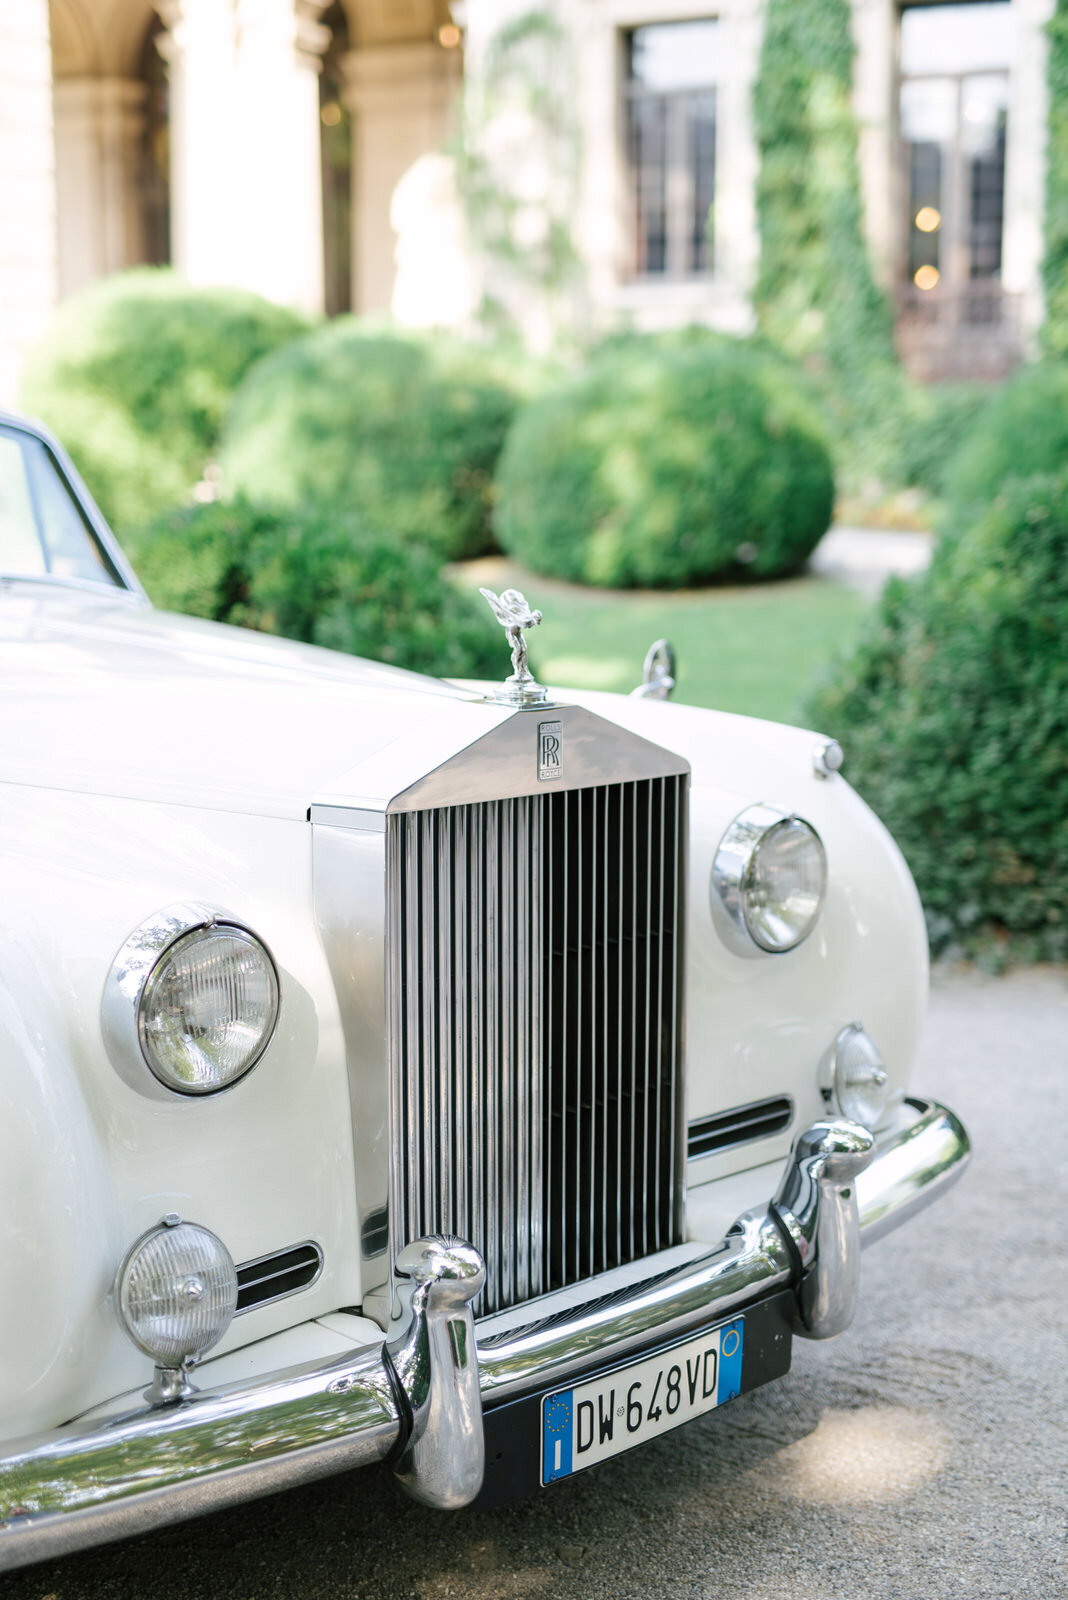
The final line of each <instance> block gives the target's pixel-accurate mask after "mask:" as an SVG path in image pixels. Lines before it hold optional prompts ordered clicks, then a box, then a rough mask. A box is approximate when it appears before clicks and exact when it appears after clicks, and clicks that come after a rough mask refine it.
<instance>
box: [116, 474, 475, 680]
mask: <svg viewBox="0 0 1068 1600" xmlns="http://www.w3.org/2000/svg"><path fill="white" fill-rule="evenodd" d="M124 544H125V545H126V548H127V550H128V552H129V554H130V556H131V559H132V560H133V561H134V564H135V566H136V567H137V570H138V573H139V575H140V577H141V580H142V582H143V583H144V585H145V588H146V589H147V590H148V593H149V596H150V597H151V599H152V600H153V601H154V602H155V604H156V605H159V606H162V607H164V608H165V609H167V610H170V611H184V612H187V613H189V614H190V615H192V616H197V617H207V618H209V619H211V620H212V621H215V622H229V623H235V624H238V625H240V626H242V627H247V628H257V629H259V630H260V631H262V632H264V633H277V634H282V635H284V636H285V637H286V638H290V639H302V640H304V641H305V642H306V643H308V644H317V645H324V646H326V647H327V648H328V649H332V650H344V651H347V652H349V653H350V654H352V655H360V656H370V657H372V658H373V659H375V660H377V661H388V662H392V663H394V664H396V665H399V666H403V667H410V668H411V669H412V670H413V671H418V672H429V673H434V674H436V675H438V676H441V677H486V676H499V675H500V670H501V637H500V629H499V628H498V626H497V624H496V623H495V622H494V620H493V618H492V616H491V615H490V612H489V609H488V608H487V607H485V606H484V605H483V604H482V601H481V600H477V601H476V600H475V599H474V598H473V597H472V596H470V595H468V594H465V593H461V592H460V591H459V590H458V589H456V588H454V587H453V586H452V585H451V584H450V583H449V582H448V580H447V579H446V578H445V577H444V576H443V575H442V573H441V564H440V561H439V560H438V558H437V555H436V554H435V553H434V552H432V551H431V550H429V549H428V548H427V547H426V546H425V545H421V544H418V543H416V542H413V541H408V542H404V543H401V542H398V540H397V539H396V538H395V537H394V536H393V535H392V534H391V533H388V532H386V533H384V532H381V531H380V530H376V529H374V528H371V527H369V526H368V525H367V524H366V523H363V522H361V521H360V520H359V519H358V518H357V517H356V516H355V515H354V514H352V513H347V514H338V513H336V512H331V513H328V514H327V513H324V512H323V511H322V510H320V509H317V508H307V507H301V508H298V510H297V511H295V512H283V511H278V510H275V509H273V508H268V507H264V506H260V505H256V504H255V503H254V502H252V501H250V500H245V499H237V500H234V501H232V502H226V501H216V502H215V503H214V504H209V505H199V506H192V507H182V508H179V509H177V510H174V511H171V512H169V513H167V514H166V515H164V516H163V517H161V518H159V519H158V520H157V521H156V522H154V523H153V524H151V525H150V526H149V527H146V528H143V529H141V530H140V531H139V532H138V533H136V534H134V535H133V536H131V537H128V538H126V539H125V540H124Z"/></svg>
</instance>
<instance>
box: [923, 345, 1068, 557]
mask: <svg viewBox="0 0 1068 1600" xmlns="http://www.w3.org/2000/svg"><path fill="white" fill-rule="evenodd" d="M1066 463H1068V361H1057V360H1054V359H1052V358H1051V359H1047V360H1045V361H1039V362H1036V363H1035V364H1034V366H1030V367H1021V368H1020V370H1019V371H1018V372H1016V373H1014V374H1013V376H1012V377H1011V378H1010V379H1009V381H1008V382H1007V383H1006V384H1005V385H1004V386H1003V387H1002V388H1000V389H997V390H996V391H995V392H994V394H993V395H992V396H991V398H990V399H989V400H988V401H987V404H986V405H985V406H984V407H983V409H982V411H980V412H979V414H978V416H977V417H976V418H975V421H974V423H973V424H972V426H971V428H970V429H969V431H968V433H967V435H966V437H965V439H964V442H963V443H962V444H961V445H960V447H959V449H958V450H957V451H956V452H955V453H954V454H953V456H952V458H951V459H950V461H949V462H948V464H947V466H946V471H945V492H946V499H947V502H948V508H949V521H950V525H951V526H956V527H958V528H959V527H964V526H967V524H968V523H969V521H971V520H973V519H974V517H975V516H976V515H977V514H979V513H980V512H982V511H983V510H984V509H985V508H986V507H987V506H988V505H989V504H990V502H991V501H992V500H993V499H994V498H995V496H996V495H997V494H998V493H999V492H1000V490H1001V487H1002V485H1003V484H1004V483H1005V481H1006V479H1007V478H1009V477H1016V478H1029V477H1032V476H1033V475H1034V474H1035V473H1041V472H1052V473H1056V472H1059V471H1060V470H1061V469H1062V467H1064V466H1065V464H1066Z"/></svg>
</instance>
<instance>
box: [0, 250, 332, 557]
mask: <svg viewBox="0 0 1068 1600" xmlns="http://www.w3.org/2000/svg"><path fill="white" fill-rule="evenodd" d="M305 326H306V324H305V323H304V321H303V320H302V319H301V318H300V317H298V316H297V315H296V314H295V313H294V312H292V311H286V310H284V309H283V308H282V307H280V306H275V305H271V304H270V303H269V302H268V301H266V300H261V299H260V297H259V296H258V295H254V294H248V293H246V292H245V291H243V290H238V289H196V288H192V287H190V286H189V285H188V284H185V283H183V282H182V281H181V280H180V279H179V278H178V277H176V275H175V274H174V273H172V272H170V271H167V270H163V269H160V268H155V267H141V268H138V269H137V270H136V271H133V272H126V273H121V274H119V275H118V276H116V277H112V278H104V279H102V280H101V281H100V282H99V283H94V284H92V285H91V286H90V287H89V288H88V289H85V290H83V291H82V292H81V293H80V294H76V295H72V296H71V298H70V299H69V300H66V301H64V303H63V305H62V306H61V307H60V308H59V310H58V312H57V313H56V316H55V318H54V319H53V321H52V324H51V326H50V327H49V330H48V332H47V333H46V334H45V336H44V338H43V339H42V340H41V342H40V343H39V344H38V345H37V346H35V348H34V349H33V350H32V351H31V352H30V355H29V357H28V359H27V363H26V368H25V372H24V376H23V382H22V394H21V400H22V404H23V406H24V408H25V409H26V410H27V411H30V412H32V413H33V414H35V415H36V416H39V417H40V418H41V420H42V421H44V422H46V423H48V425H49V426H50V427H51V428H53V429H54V430H55V432H56V433H57V434H58V435H59V437H60V439H61V440H62V441H63V443H64V444H65V445H66V447H67V449H68V450H69V451H70V453H71V455H72V457H73V458H74V462H75V465H76V466H77V467H78V469H79V470H80V472H81V473H82V476H83V477H84V478H85V480H86V483H87V484H88V485H89V488H90V489H91V491H92V493H93V494H94V496H95V497H96V499H97V500H98V501H99V503H100V507H101V509H102V511H103V512H104V514H105V516H107V517H108V518H109V520H110V521H112V522H113V523H114V525H115V526H116V528H118V529H119V530H120V531H124V530H126V529H128V528H132V527H136V526H137V525H138V524H139V523H141V522H144V521H146V520H148V519H150V518H152V517H154V516H156V515H158V514H159V513H160V512H161V511H163V510H164V509H165V508H166V507H167V506H170V505H174V504H175V503H176V502H180V501H182V500H186V499H188V497H189V493H190V490H191V489H192V487H193V485H194V484H195V483H196V482H197V480H198V479H199V478H200V476H201V473H202V471H203V469H204V465H205V462H206V461H207V459H208V457H209V456H210V455H211V453H212V451H213V450H214V448H215V445H216V442H217V440H218V436H219V428H220V426H221V423H222V417H223V412H224V410H225V408H226V405H227V403H228V401H229V398H230V395H231V394H232V392H233V390H234V389H235V388H236V386H237V384H238V382H239V381H240V379H241V378H242V377H243V376H244V374H245V372H246V371H247V370H248V368H249V367H250V366H252V364H253V363H254V362H256V361H258V360H259V359H260V357H261V356H264V355H266V354H267V352H268V351H270V350H274V349H276V348H277V346H278V345H280V344H285V343H286V342H288V341H289V340H290V339H292V338H294V337H295V336H296V335H297V334H298V333H300V332H302V331H303V329H304V327H305Z"/></svg>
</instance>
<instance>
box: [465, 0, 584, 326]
mask: <svg viewBox="0 0 1068 1600" xmlns="http://www.w3.org/2000/svg"><path fill="white" fill-rule="evenodd" d="M574 107H575V96H574V91H573V86H572V83H571V62H570V56H569V44H568V36H567V33H566V31H565V29H564V27H563V26H562V24H561V23H560V21H559V20H558V19H557V17H556V16H555V15H554V14H553V11H552V10H551V9H548V8H546V9H538V8H535V9H533V10H530V11H525V12H522V13H521V14H520V15H519V16H516V17H513V18H511V19H510V20H509V21H508V22H507V23H506V24H505V25H504V26H503V27H502V28H500V29H498V30H497V32H496V33H495V34H494V35H493V37H492V39H491V40H490V42H489V45H488V47H487V51H486V58H485V62H484V63H483V65H482V69H481V71H477V72H474V73H471V74H470V75H469V78H468V81H467V85H466V87H465V90H464V102H463V108H462V118H461V121H462V137H461V141H460V145H459V149H458V151H457V168H456V172H457V184H458V188H459V191H460V196H461V199H462V202H463V206H464V211H465V215H466V220H467V227H468V231H469V234H470V237H471V240H472V243H473V244H474V246H475V249H476V251H477V252H478V254H479V256H480V257H481V259H482V262H483V265H484V268H485V269H486V275H487V280H488V281H487V293H486V296H485V298H484V300H483V304H482V308H481V318H482V320H483V322H484V323H485V324H486V325H487V327H488V328H490V330H491V331H494V332H496V333H498V334H504V335H506V336H507V335H509V334H514V333H518V332H520V329H521V328H522V327H523V325H524V324H525V323H526V322H527V320H528V318H527V317H526V316H525V315H524V313H525V312H526V313H529V311H530V309H531V306H532V303H533V302H537V303H539V307H540V311H541V313H542V316H541V320H542V321H543V322H544V323H545V324H546V326H548V325H555V326H556V327H557V329H558V330H559V329H561V328H564V327H566V326H567V325H568V324H569V323H570V322H571V321H573V319H574V313H575V309H576V307H575V305H574V304H573V301H574V298H575V294H576V291H577V284H578V255H577V252H576V250H575V245H574V241H573V239H572V235H571V222H572V218H573V217H574V215H575V212H576V210H577V206H578V167H579V140H578V127H577V122H576V117H575V110H574ZM529 331H530V329H529V327H527V328H526V332H527V333H528V334H529Z"/></svg>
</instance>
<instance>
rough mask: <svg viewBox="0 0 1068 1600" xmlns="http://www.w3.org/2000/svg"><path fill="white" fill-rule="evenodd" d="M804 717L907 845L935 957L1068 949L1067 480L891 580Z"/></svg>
mask: <svg viewBox="0 0 1068 1600" xmlns="http://www.w3.org/2000/svg"><path fill="white" fill-rule="evenodd" d="M808 716H809V717H810V719H811V720H812V722H813V725H815V726H819V727H821V728H823V729H825V730H826V731H827V732H828V733H831V734H833V735H834V736H835V737H836V738H838V739H840V740H841V742H842V744H843V747H844V749H845V752H846V773H847V775H848V777H849V779H850V781H851V782H852V783H853V784H854V785H855V786H856V788H857V789H859V790H860V792H861V794H862V795H863V796H864V798H865V799H866V800H868V801H869V802H870V804H871V805H872V806H873V807H874V809H875V810H876V811H877V812H878V814H879V815H880V816H881V817H882V819H883V821H884V822H885V823H886V824H887V826H888V827H889V828H890V830H891V832H892V833H893V834H894V835H895V837H896V838H897V841H898V843H899V844H900V845H901V848H902V850H903V851H904V853H905V856H906V858H907V860H908V863H909V866H910V867H911V869H912V872H913V875H914V877H915V879H916V884H917V887H918V889H919V891H920V895H921V898H922V899H923V902H924V905H925V908H926V910H927V914H928V927H929V930H930V933H931V941H932V945H933V946H934V947H935V949H936V951H939V950H942V949H945V948H947V947H950V948H951V947H952V946H953V945H956V947H957V948H958V950H960V949H963V950H964V951H966V952H968V953H970V954H976V955H980V956H982V955H990V954H995V955H996V954H998V953H999V952H1001V953H1005V951H1006V949H1007V950H1008V953H1010V954H1013V955H1017V956H1019V957H1021V958H1036V957H1037V958H1048V959H1051V960H1063V959H1064V958H1065V957H1066V956H1068V474H1061V475H1060V476H1057V477H1035V478H1032V479H1028V480H1025V481H1016V482H1013V483H1011V484H1010V485H1009V486H1008V487H1007V489H1006V490H1005V492H1004V494H1003V496H1002V497H1001V498H1000V499H999V500H998V501H997V502H996V503H995V504H994V506H993V507H992V508H991V509H990V510H989V511H988V512H987V514H986V516H985V517H983V518H982V519H981V520H980V521H979V522H978V524H977V525H976V526H975V527H973V528H972V529H970V530H969V531H968V532H967V533H966V534H964V535H963V536H961V537H959V538H955V539H943V540H942V542H941V543H940V545H939V546H938V549H937V551H936V554H935V558H934V561H933V562H932V565H931V568H930V570H929V572H928V573H927V574H925V575H924V576H923V577H922V578H920V579H918V580H915V581H913V582H911V583H904V582H902V581H900V580H897V581H894V582H892V583H891V584H890V585H888V587H887V589H886V590H885V592H884V595H883V598H882V601H881V603H880V608H879V611H878V613H877V617H876V620H875V623H874V625H873V629H872V632H871V634H870V636H869V637H868V639H867V640H866V641H865V642H864V644H862V645H861V647H860V648H859V649H858V650H857V651H856V653H855V654H854V655H853V656H852V658H851V659H850V660H848V661H847V662H845V663H844V664H843V665H842V666H841V667H840V668H839V670H838V672H837V676H836V678H835V680H834V682H833V683H831V684H830V685H829V686H828V687H826V688H824V689H822V690H821V691H820V692H819V693H818V694H817V695H816V697H815V698H814V700H813V702H812V703H811V705H810V706H809V708H808Z"/></svg>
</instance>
